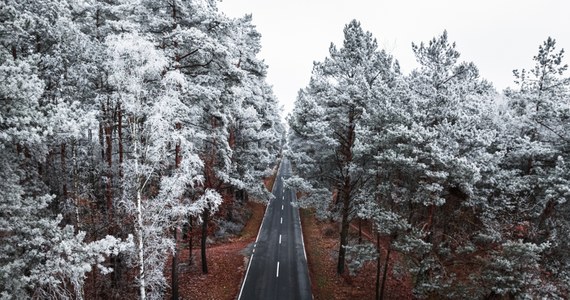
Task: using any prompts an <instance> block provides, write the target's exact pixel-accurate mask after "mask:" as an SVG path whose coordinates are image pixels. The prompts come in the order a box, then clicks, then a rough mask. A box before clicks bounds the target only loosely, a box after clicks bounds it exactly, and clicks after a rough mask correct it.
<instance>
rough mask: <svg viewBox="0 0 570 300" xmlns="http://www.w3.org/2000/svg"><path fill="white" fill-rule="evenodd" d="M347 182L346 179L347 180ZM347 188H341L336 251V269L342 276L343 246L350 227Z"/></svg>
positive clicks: (344, 255) (344, 252) (346, 240)
mask: <svg viewBox="0 0 570 300" xmlns="http://www.w3.org/2000/svg"><path fill="white" fill-rule="evenodd" d="M347 181H348V179H347ZM347 189H348V186H346V185H345V188H343V195H342V198H343V199H342V206H343V207H342V221H341V229H340V246H339V250H338V264H337V267H336V270H337V273H338V274H342V273H344V262H345V257H346V248H345V246H346V245H348V227H349V225H350V220H349V218H348V217H349V216H348V214H349V204H350V193H349V192H348V190H347Z"/></svg>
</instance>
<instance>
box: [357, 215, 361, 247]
mask: <svg viewBox="0 0 570 300" xmlns="http://www.w3.org/2000/svg"><path fill="white" fill-rule="evenodd" d="M358 243H359V244H362V219H360V218H359V219H358Z"/></svg>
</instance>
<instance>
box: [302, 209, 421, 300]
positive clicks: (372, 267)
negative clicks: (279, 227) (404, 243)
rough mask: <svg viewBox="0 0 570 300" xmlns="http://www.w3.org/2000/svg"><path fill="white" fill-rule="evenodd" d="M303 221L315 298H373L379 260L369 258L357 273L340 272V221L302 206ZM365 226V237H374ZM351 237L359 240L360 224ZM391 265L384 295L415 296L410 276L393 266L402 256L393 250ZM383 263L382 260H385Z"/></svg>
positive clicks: (384, 243) (384, 250)
mask: <svg viewBox="0 0 570 300" xmlns="http://www.w3.org/2000/svg"><path fill="white" fill-rule="evenodd" d="M301 223H302V225H303V235H304V240H305V248H306V251H307V259H308V262H309V274H310V277H311V284H312V290H313V296H314V299H316V300H318V299H323V300H324V299H326V300H329V299H374V298H375V295H376V293H375V287H376V261H375V260H373V261H368V262H366V263H365V264H364V266H363V268H362V269H361V270H360V271H358V272H357V273H356V274H355V275H354V276H350V275H348V271H346V274H345V275H338V274H337V273H336V265H337V258H338V248H339V241H338V236H339V231H338V225H337V224H336V223H331V222H322V221H318V220H317V219H316V217H315V216H314V214H313V213H312V212H311V211H310V210H306V209H303V210H301ZM366 231H367V230H366V229H364V230H363V233H364V234H363V235H364V236H363V238H364V239H369V240H371V239H372V236H371V235H370V233H367V232H366ZM350 239H351V240H358V227H356V226H351V231H350ZM381 245H382V246H381V247H382V257H383V258H384V257H385V255H386V246H387V245H386V242H382V240H381ZM392 253H393V252H392ZM391 256H392V257H391V259H390V264H389V268H388V276H389V277H388V279H387V282H386V285H387V286H386V288H385V292H384V299H413V296H412V293H411V290H412V289H411V285H412V283H411V278H410V277H409V276H405V275H402V276H399V275H397V273H398V272H394V269H395V268H397V266H398V265H399V263H400V258H399V257H398V256H397V255H396V254H394V253H393V255H391ZM382 263H383V262H382Z"/></svg>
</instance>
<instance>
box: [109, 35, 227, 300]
mask: <svg viewBox="0 0 570 300" xmlns="http://www.w3.org/2000/svg"><path fill="white" fill-rule="evenodd" d="M106 43H107V44H108V46H109V50H110V56H111V60H110V62H109V70H110V71H111V74H112V75H111V76H110V78H109V81H110V83H111V84H112V85H113V86H114V87H115V89H116V92H115V93H114V96H115V97H117V98H118V99H119V100H120V101H121V103H122V106H123V108H124V111H125V117H126V119H127V124H128V136H129V138H130V151H129V155H128V157H127V158H126V160H125V163H124V164H123V169H124V173H125V176H124V180H123V190H124V191H123V199H122V201H121V202H120V203H119V206H120V207H121V208H122V209H124V210H125V211H126V212H128V213H129V214H130V215H132V216H133V217H134V218H135V224H133V225H134V235H135V237H136V243H135V244H136V254H135V256H136V262H135V265H136V266H137V268H138V269H139V276H138V282H139V288H140V292H139V296H140V297H141V298H146V296H148V297H149V298H151V299H157V298H161V297H162V296H163V294H162V293H163V292H164V288H165V287H166V282H165V281H164V274H163V271H164V265H165V262H166V259H167V257H168V256H167V253H168V251H172V250H173V249H174V245H175V244H174V241H173V240H172V237H171V236H170V234H169V232H170V230H171V229H172V228H173V227H175V226H180V225H181V224H182V223H183V222H184V221H185V220H186V219H187V217H188V215H195V216H196V215H199V214H200V213H202V212H203V211H204V210H206V209H209V210H215V209H216V208H217V206H218V205H219V204H220V202H221V198H220V197H219V195H218V194H217V193H216V192H211V191H207V193H206V194H205V196H204V197H203V198H200V199H199V200H198V201H195V202H190V201H189V200H187V201H183V199H184V198H185V197H187V195H188V192H189V190H192V189H194V188H195V187H196V186H197V185H199V184H202V182H203V180H204V179H203V177H202V176H201V175H200V172H201V168H202V166H203V162H202V160H201V159H200V158H199V156H198V155H197V153H196V150H195V144H194V142H193V140H194V139H196V138H199V136H198V135H197V133H196V132H195V131H194V130H193V129H192V128H191V127H189V126H178V125H177V124H187V123H192V121H193V120H192V118H193V116H194V114H193V108H192V107H188V106H187V105H185V104H184V103H183V102H182V101H181V97H180V95H181V94H183V93H185V90H184V89H185V88H186V82H185V78H184V76H182V74H181V73H180V72H179V71H178V70H173V71H170V72H167V73H166V74H164V70H165V68H166V66H167V59H166V57H165V56H164V54H163V53H162V52H161V51H160V50H159V49H156V47H155V45H154V44H153V43H152V42H150V41H148V40H147V39H145V37H144V36H141V35H139V34H137V33H129V34H122V35H118V36H110V37H108V38H107V42H106ZM174 145H179V147H180V148H181V149H183V150H182V153H180V154H179V155H181V158H180V164H179V165H178V167H177V168H175V169H172V168H171V165H172V164H173V163H174V160H173V159H172V158H171V157H172V154H171V153H172V152H173V146H174ZM147 293H148V295H147Z"/></svg>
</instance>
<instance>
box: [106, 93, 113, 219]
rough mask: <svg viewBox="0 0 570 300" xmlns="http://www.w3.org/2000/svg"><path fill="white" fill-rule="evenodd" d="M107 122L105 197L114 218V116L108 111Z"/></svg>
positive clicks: (110, 213) (109, 212)
mask: <svg viewBox="0 0 570 300" xmlns="http://www.w3.org/2000/svg"><path fill="white" fill-rule="evenodd" d="M109 107H110V105H109V103H107V108H108V109H109ZM107 113H108V115H107V123H106V124H105V128H104V131H105V145H106V149H105V154H106V156H105V160H106V162H107V184H106V192H105V199H106V202H107V214H108V216H109V219H111V218H112V213H113V212H112V209H113V126H112V120H111V118H112V116H111V113H110V112H107Z"/></svg>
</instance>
